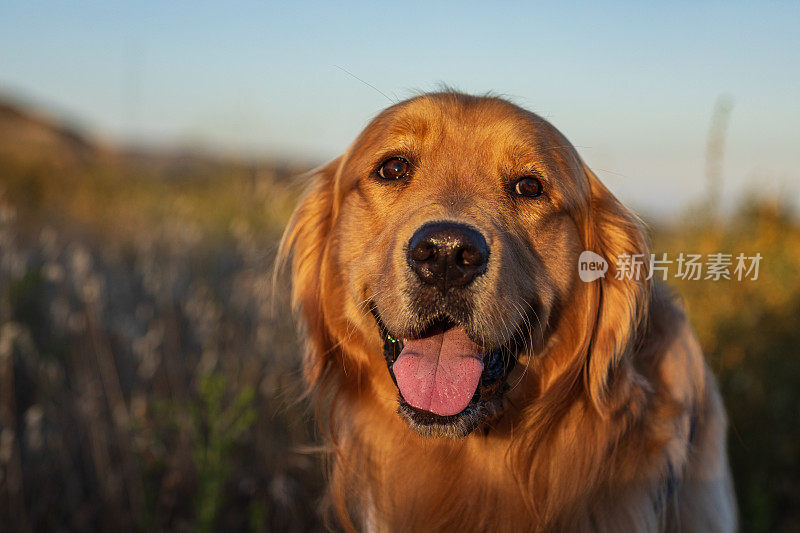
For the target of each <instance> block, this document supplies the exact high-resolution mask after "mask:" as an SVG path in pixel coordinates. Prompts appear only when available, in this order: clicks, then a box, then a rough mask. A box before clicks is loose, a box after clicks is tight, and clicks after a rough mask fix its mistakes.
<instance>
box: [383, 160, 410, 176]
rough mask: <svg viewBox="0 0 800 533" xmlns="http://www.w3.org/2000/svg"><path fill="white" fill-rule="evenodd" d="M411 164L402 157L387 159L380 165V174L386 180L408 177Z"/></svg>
mask: <svg viewBox="0 0 800 533" xmlns="http://www.w3.org/2000/svg"><path fill="white" fill-rule="evenodd" d="M410 169H411V164H409V162H408V161H406V160H405V159H403V158H402V157H393V158H391V159H387V160H386V161H384V162H383V163H381V166H380V167H378V176H380V177H381V178H382V179H385V180H398V179H400V178H404V177H406V175H408V172H409V170H410Z"/></svg>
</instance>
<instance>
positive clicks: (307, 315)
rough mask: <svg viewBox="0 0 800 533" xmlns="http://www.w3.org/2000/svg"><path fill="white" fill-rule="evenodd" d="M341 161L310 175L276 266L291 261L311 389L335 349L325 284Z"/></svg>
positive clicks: (293, 288)
mask: <svg viewBox="0 0 800 533" xmlns="http://www.w3.org/2000/svg"><path fill="white" fill-rule="evenodd" d="M340 160H341V158H337V159H334V160H333V161H331V162H330V163H328V164H327V165H325V166H323V167H320V168H319V169H316V170H314V171H312V172H311V173H310V174H309V176H308V177H309V183H308V185H307V186H306V190H305V193H304V194H303V197H302V198H301V200H300V204H299V205H298V206H297V208H296V209H295V211H294V213H293V214H292V216H291V218H290V219H289V223H288V224H287V225H286V229H285V230H284V233H283V237H282V238H281V242H280V244H279V246H278V254H277V258H276V262H275V272H276V273H277V272H279V270H280V269H281V268H282V267H283V265H285V264H286V263H287V262H289V261H291V275H292V307H293V309H294V310H295V312H298V311H300V312H301V313H302V317H303V319H304V321H305V327H306V335H305V338H306V339H307V343H308V344H307V346H306V354H305V357H306V359H305V361H304V363H305V364H304V365H303V369H304V373H305V377H306V380H307V381H308V383H309V385H311V386H314V385H316V384H317V383H318V382H319V381H320V379H321V378H322V376H323V375H324V373H325V370H326V368H325V367H326V364H325V361H324V358H323V357H321V356H320V355H321V354H328V353H329V352H330V351H331V348H332V346H333V342H332V340H331V336H330V333H329V331H328V328H327V325H326V321H325V316H324V308H323V302H322V280H323V275H324V270H323V269H324V260H325V255H326V249H327V246H328V236H329V234H330V231H331V225H332V222H333V210H334V205H333V204H334V188H335V181H336V173H337V171H338V168H339V164H340ZM318 354H319V355H318Z"/></svg>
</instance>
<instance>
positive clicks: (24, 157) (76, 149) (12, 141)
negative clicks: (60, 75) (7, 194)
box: [0, 97, 111, 166]
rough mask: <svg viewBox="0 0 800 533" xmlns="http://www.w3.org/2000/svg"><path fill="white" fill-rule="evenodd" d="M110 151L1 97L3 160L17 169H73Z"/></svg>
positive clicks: (74, 131)
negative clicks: (41, 167)
mask: <svg viewBox="0 0 800 533" xmlns="http://www.w3.org/2000/svg"><path fill="white" fill-rule="evenodd" d="M110 155H111V154H110V151H109V150H108V149H106V148H102V147H101V146H100V145H99V143H96V142H92V141H90V140H89V138H88V137H87V136H86V135H85V134H83V133H81V132H79V131H77V130H76V129H74V128H72V127H70V126H68V125H66V124H64V123H60V122H59V121H58V120H57V119H53V118H50V117H46V116H44V115H42V114H39V113H36V112H34V111H31V110H29V109H26V108H24V107H22V106H20V105H18V104H16V103H12V102H11V101H10V100H8V99H5V98H3V97H0V160H1V161H3V162H4V163H6V164H14V165H15V166H28V165H32V164H37V165H38V164H41V163H47V164H49V165H55V166H71V165H75V164H81V163H86V162H87V161H88V160H91V159H96V158H101V157H103V158H104V157H108V156H110Z"/></svg>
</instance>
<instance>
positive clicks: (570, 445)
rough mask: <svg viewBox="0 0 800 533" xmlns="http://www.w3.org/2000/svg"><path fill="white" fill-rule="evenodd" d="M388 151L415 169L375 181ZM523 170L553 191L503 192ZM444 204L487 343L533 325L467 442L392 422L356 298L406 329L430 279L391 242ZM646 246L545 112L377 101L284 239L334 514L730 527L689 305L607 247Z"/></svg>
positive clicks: (375, 522)
mask: <svg viewBox="0 0 800 533" xmlns="http://www.w3.org/2000/svg"><path fill="white" fill-rule="evenodd" d="M396 155H403V156H404V157H408V158H409V159H411V160H413V162H414V172H413V175H412V176H411V177H410V178H408V179H406V180H404V181H403V182H402V183H400V182H392V183H387V182H383V181H380V180H378V179H376V178H375V176H374V169H375V168H376V167H377V166H378V165H379V164H380V162H381V161H382V160H384V159H386V158H387V157H391V156H396ZM528 173H535V174H536V175H537V176H539V177H540V178H541V180H542V182H543V184H544V190H545V195H543V196H542V197H540V198H520V197H514V195H513V194H512V193H511V192H510V187H509V183H510V181H509V180H512V181H513V179H515V177H518V176H520V175H524V174H528ZM437 219H445V220H455V221H461V222H465V223H468V224H470V225H472V226H474V227H476V228H478V229H479V230H480V231H481V232H482V233H483V234H484V235H485V236H486V239H487V242H488V243H489V246H490V247H491V256H490V262H489V265H488V268H487V272H486V274H485V275H483V276H481V277H480V278H478V280H476V281H475V283H473V285H472V286H471V287H470V288H469V290H468V291H467V292H465V296H464V297H465V298H467V299H468V301H469V303H470V305H471V309H472V313H471V315H470V316H469V317H464V327H465V329H466V330H467V331H468V332H469V333H470V334H471V335H472V336H473V338H475V339H479V340H480V341H481V342H482V343H483V344H485V345H486V346H498V345H502V344H503V343H507V342H508V341H509V339H510V338H511V336H513V335H515V334H516V335H519V334H520V333H524V334H525V336H526V342H525V346H524V349H523V350H522V351H521V352H520V355H519V364H518V365H517V366H516V368H515V369H514V371H513V372H512V373H511V375H510V376H509V377H508V384H509V386H510V391H509V392H508V393H507V394H506V396H505V400H504V403H503V410H502V413H501V415H500V416H499V418H496V419H494V420H493V421H491V422H489V423H487V424H484V426H483V427H480V428H478V429H477V430H475V431H473V432H472V433H470V434H469V435H468V436H467V437H464V438H460V439H452V438H442V437H430V436H423V435H420V434H419V433H417V432H415V431H414V430H413V429H412V428H410V427H409V425H408V424H407V423H406V422H405V421H404V420H403V419H402V418H401V417H400V416H398V414H397V407H398V403H397V399H398V392H397V388H396V386H395V384H394V383H393V382H392V380H391V378H390V376H389V373H388V370H387V367H386V363H385V362H384V359H383V357H382V355H381V340H380V336H379V332H378V328H377V326H376V323H375V320H374V319H373V317H372V316H371V314H370V312H369V305H370V304H374V305H376V306H377V309H378V312H379V313H380V316H381V318H382V320H383V321H384V323H385V324H386V326H387V328H388V329H389V330H390V331H392V333H393V334H394V335H395V336H396V337H398V338H400V337H402V336H403V335H408V334H410V332H413V331H414V328H417V327H419V324H417V323H416V322H415V321H417V320H418V319H417V318H416V317H417V307H416V306H415V302H414V300H415V298H418V297H419V295H420V294H422V293H421V291H423V290H424V287H421V286H420V285H419V281H418V280H417V279H416V278H415V277H414V276H413V274H412V273H411V272H410V271H409V269H408V266H407V265H406V263H405V261H404V259H403V253H404V252H403V246H404V245H405V243H406V242H408V239H409V238H410V236H411V235H412V234H413V232H414V230H415V229H416V228H418V227H419V226H420V225H421V224H423V223H424V222H426V221H429V220H437ZM583 250H593V251H595V252H596V253H599V254H600V255H602V256H604V257H606V258H608V259H609V261H610V269H609V272H608V273H607V274H606V276H605V278H603V279H600V280H597V281H594V282H590V283H584V282H582V281H580V279H579V278H578V268H577V257H578V255H579V254H580V252H581V251H583ZM648 253H649V251H648V246H647V242H646V238H645V235H644V233H643V229H642V225H641V223H640V222H639V221H638V220H637V219H636V218H635V217H634V216H633V215H632V214H631V213H630V212H629V211H628V210H626V209H625V208H624V207H623V206H622V205H621V204H620V203H619V202H618V201H617V200H616V198H615V197H614V196H613V195H612V194H611V193H610V192H609V191H608V189H606V187H605V186H603V185H602V184H601V183H600V181H599V180H598V179H597V177H596V176H595V175H594V174H593V173H592V172H591V171H590V170H589V169H588V168H587V167H586V166H585V165H584V164H583V163H582V161H581V159H580V157H579V156H578V154H577V152H576V151H575V149H574V148H573V147H572V145H571V144H570V143H569V142H568V141H567V140H566V139H565V138H564V137H563V136H562V135H561V134H560V133H559V132H558V131H557V130H556V129H555V128H554V127H553V126H551V125H550V124H549V123H547V122H546V121H544V120H543V119H541V118H540V117H538V116H536V115H534V114H532V113H529V112H527V111H525V110H523V109H520V108H519V107H516V106H514V105H512V104H510V103H509V102H507V101H505V100H502V99H499V98H492V97H473V96H467V95H462V94H459V93H455V92H442V93H435V94H424V95H420V96H418V97H416V98H412V99H411V100H408V101H405V102H401V103H399V104H397V105H395V106H393V107H391V108H389V109H387V110H386V111H384V112H383V113H381V114H380V115H379V116H378V117H377V118H376V119H375V120H373V121H372V122H371V123H370V124H369V125H368V126H367V128H366V129H365V130H364V131H363V132H362V133H361V135H360V136H359V137H358V138H357V139H356V141H355V142H354V143H353V144H352V145H351V147H350V148H349V149H348V150H347V152H346V153H345V154H344V155H342V156H341V157H339V158H337V159H336V160H335V161H333V162H331V163H330V164H328V165H326V166H324V167H322V168H321V169H319V170H318V171H316V172H314V173H313V174H312V175H311V176H310V181H309V183H308V185H307V190H306V194H305V196H304V198H303V199H302V201H301V202H300V205H299V207H298V208H297V210H296V212H295V213H294V216H293V217H292V219H291V221H290V223H289V225H288V227H287V229H286V233H285V235H284V238H283V241H282V244H281V249H280V252H279V255H280V258H279V259H280V260H282V261H288V262H289V264H290V266H291V275H292V278H293V301H294V305H295V306H296V308H297V309H298V310H299V311H300V312H301V315H302V319H303V322H304V325H305V328H304V333H303V334H304V337H305V340H306V342H307V351H306V354H305V360H304V370H305V377H306V379H307V382H308V385H309V391H310V394H311V395H312V397H313V399H314V401H315V402H316V405H317V412H318V416H319V417H320V420H321V423H322V424H323V426H324V427H325V430H326V435H327V438H328V439H329V442H330V454H331V456H330V476H329V491H328V495H329V496H328V503H329V504H330V505H329V507H330V508H331V509H332V511H333V513H331V517H332V519H333V520H335V521H336V522H338V524H339V525H340V527H344V528H345V529H348V530H359V531H364V530H370V531H392V532H396V531H542V530H556V531H661V530H666V531H677V530H681V531H731V530H733V529H735V524H736V513H735V507H734V501H733V497H732V487H731V481H730V475H729V470H728V464H727V457H726V451H725V430H726V422H725V416H724V412H723V408H722V405H721V402H720V398H719V395H718V392H717V388H716V384H715V381H714V378H713V376H712V375H711V374H710V373H709V371H708V368H707V366H706V363H705V361H704V359H703V356H702V354H701V352H700V349H699V347H698V345H697V342H696V341H695V339H694V336H693V334H692V332H691V330H690V328H689V326H688V325H687V322H686V319H685V317H684V315H683V314H682V312H681V311H680V309H679V308H678V307H677V306H676V304H675V303H673V298H672V297H671V295H670V294H669V293H668V291H667V290H666V289H665V288H664V287H663V286H661V285H659V284H656V283H654V282H651V281H647V280H646V279H645V277H646V275H645V274H646V273H643V275H642V276H641V277H640V278H639V279H634V280H628V279H622V280H617V279H615V274H616V269H615V266H614V261H615V259H616V258H617V257H619V256H621V255H622V254H630V255H633V254H648ZM645 257H648V256H647V255H645Z"/></svg>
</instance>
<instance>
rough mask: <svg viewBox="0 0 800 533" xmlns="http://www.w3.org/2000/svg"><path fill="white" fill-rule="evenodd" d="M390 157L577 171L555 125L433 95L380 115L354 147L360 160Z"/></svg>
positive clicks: (493, 104)
mask: <svg viewBox="0 0 800 533" xmlns="http://www.w3.org/2000/svg"><path fill="white" fill-rule="evenodd" d="M391 152H398V153H403V152H405V153H407V154H410V155H414V156H422V157H425V156H427V157H428V158H429V161H430V158H434V159H435V158H436V157H452V156H453V155H454V154H458V155H459V156H460V160H461V161H462V162H464V163H465V164H470V163H472V164H479V165H481V166H483V167H484V168H485V167H486V166H490V167H496V169H497V170H499V171H503V170H506V169H508V168H514V167H516V166H518V165H525V164H527V165H541V166H543V167H551V168H553V167H557V166H560V165H564V164H566V165H568V166H573V165H574V162H575V160H576V157H577V156H576V154H575V153H574V149H573V148H572V146H571V145H570V143H569V142H568V141H567V140H566V139H565V138H564V137H563V135H561V133H560V132H559V131H558V130H557V129H555V128H554V127H553V126H552V125H551V124H549V123H548V122H547V121H546V120H544V119H542V118H541V117H539V116H537V115H535V114H534V113H531V112H529V111H527V110H524V109H522V108H520V107H518V106H516V105H514V104H512V103H510V102H508V101H507V100H504V99H501V98H497V97H486V96H471V95H465V94H460V93H429V94H424V95H421V96H417V97H415V98H411V99H409V100H406V101H404V102H400V103H399V104H396V105H394V106H392V107H389V108H387V109H386V110H384V111H383V112H382V113H380V114H379V115H378V116H377V117H376V118H375V119H374V120H373V121H372V122H371V123H370V124H369V125H368V126H367V127H366V128H365V129H364V131H363V132H362V133H361V134H360V136H359V137H358V138H357V139H356V141H355V143H354V144H353V146H352V147H351V150H350V155H351V157H353V156H354V157H355V158H356V159H361V158H365V159H369V161H363V162H364V163H365V164H375V161H373V160H371V158H373V157H380V156H382V155H386V154H390V153H391Z"/></svg>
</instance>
